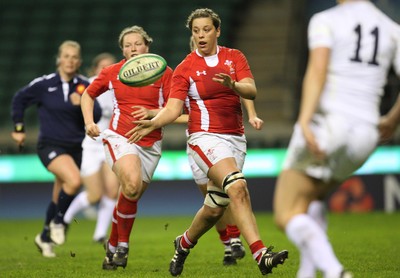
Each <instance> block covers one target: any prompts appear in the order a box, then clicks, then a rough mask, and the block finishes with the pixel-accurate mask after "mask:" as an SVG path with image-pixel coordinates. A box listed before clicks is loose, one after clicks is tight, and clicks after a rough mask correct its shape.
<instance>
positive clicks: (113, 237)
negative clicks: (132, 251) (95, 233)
mask: <svg viewBox="0 0 400 278" xmlns="http://www.w3.org/2000/svg"><path fill="white" fill-rule="evenodd" d="M117 223H118V220H117V207H116V206H115V207H114V211H113V217H112V222H111V233H110V239H109V240H108V242H109V243H110V244H111V245H112V246H117V245H118V224H117Z"/></svg>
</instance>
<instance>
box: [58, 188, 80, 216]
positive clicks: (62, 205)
mask: <svg viewBox="0 0 400 278" xmlns="http://www.w3.org/2000/svg"><path fill="white" fill-rule="evenodd" d="M75 196H76V195H68V194H67V193H65V192H64V190H63V189H61V191H60V195H59V196H58V204H57V209H56V211H57V214H56V215H55V218H54V223H56V224H59V223H62V224H65V223H64V214H65V212H66V211H67V209H68V207H69V205H70V204H71V202H72V200H74V198H75Z"/></svg>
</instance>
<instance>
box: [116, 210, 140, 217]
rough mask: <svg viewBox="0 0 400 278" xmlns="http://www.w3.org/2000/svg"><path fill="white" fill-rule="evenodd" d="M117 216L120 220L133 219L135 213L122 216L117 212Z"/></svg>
mask: <svg viewBox="0 0 400 278" xmlns="http://www.w3.org/2000/svg"><path fill="white" fill-rule="evenodd" d="M117 215H118V216H119V217H121V218H124V219H128V218H135V217H136V213H134V214H123V213H120V212H119V211H117Z"/></svg>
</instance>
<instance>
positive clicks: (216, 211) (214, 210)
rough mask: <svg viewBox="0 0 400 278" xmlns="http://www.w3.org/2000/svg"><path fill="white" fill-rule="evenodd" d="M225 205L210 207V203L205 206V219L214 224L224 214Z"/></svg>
mask: <svg viewBox="0 0 400 278" xmlns="http://www.w3.org/2000/svg"><path fill="white" fill-rule="evenodd" d="M224 212H225V208H224V207H219V206H216V207H210V206H208V205H204V206H203V219H204V220H206V221H207V222H208V223H210V224H212V225H214V224H215V223H216V222H217V221H218V220H219V219H220V218H221V217H222V215H223V214H224Z"/></svg>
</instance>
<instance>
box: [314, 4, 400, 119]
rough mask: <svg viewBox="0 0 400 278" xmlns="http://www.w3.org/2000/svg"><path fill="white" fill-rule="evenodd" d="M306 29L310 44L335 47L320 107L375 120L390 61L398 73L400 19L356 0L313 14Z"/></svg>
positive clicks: (399, 71)
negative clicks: (399, 21) (398, 21)
mask: <svg viewBox="0 0 400 278" xmlns="http://www.w3.org/2000/svg"><path fill="white" fill-rule="evenodd" d="M308 34H309V37H308V43H309V47H310V49H314V48H317V47H328V48H330V50H331V55H330V62H329V68H328V74H327V80H326V84H325V87H324V90H323V94H322V96H321V104H320V110H321V111H322V112H323V113H340V114H343V115H349V117H350V118H351V117H355V118H356V119H361V120H364V121H367V122H369V123H372V124H377V123H378V120H379V115H380V112H379V104H380V99H381V96H382V94H383V87H384V85H385V83H386V76H387V72H388V70H389V69H390V67H391V65H392V64H393V65H394V68H395V70H396V72H397V74H398V75H399V76H400V27H399V25H398V24H396V23H395V22H394V21H392V20H391V19H390V18H389V17H388V16H386V15H385V14H384V13H383V12H381V11H380V10H379V9H378V8H376V7H375V6H374V4H373V3H371V2H370V1H353V2H346V3H343V4H340V5H337V6H335V7H333V8H331V9H328V10H326V11H323V12H320V13H317V14H316V15H314V16H313V17H312V18H311V21H310V24H309V29H308Z"/></svg>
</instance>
